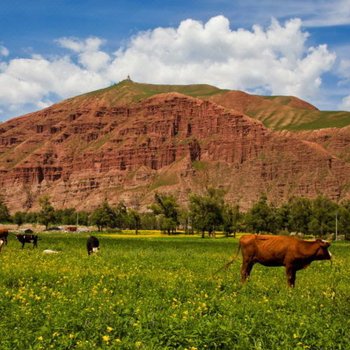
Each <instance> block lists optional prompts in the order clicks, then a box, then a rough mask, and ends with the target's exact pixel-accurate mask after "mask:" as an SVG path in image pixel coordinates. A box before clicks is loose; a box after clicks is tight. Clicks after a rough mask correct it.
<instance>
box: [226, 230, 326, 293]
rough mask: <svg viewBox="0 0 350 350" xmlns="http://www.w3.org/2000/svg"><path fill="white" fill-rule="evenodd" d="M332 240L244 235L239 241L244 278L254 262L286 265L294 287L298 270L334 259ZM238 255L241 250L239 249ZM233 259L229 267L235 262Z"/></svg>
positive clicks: (290, 284)
mask: <svg viewBox="0 0 350 350" xmlns="http://www.w3.org/2000/svg"><path fill="white" fill-rule="evenodd" d="M329 246H330V243H329V242H326V241H324V240H322V239H316V240H314V241H305V240H301V239H298V238H295V237H287V236H270V235H244V236H242V237H241V239H240V240H239V246H238V251H239V250H240V249H241V250H242V258H243V261H242V267H241V281H242V283H244V282H245V281H246V280H247V278H248V277H249V276H250V273H251V271H252V268H253V266H254V264H256V263H259V264H262V265H264V266H284V267H285V269H286V275H287V282H288V286H290V287H294V285H295V278H296V272H297V271H298V270H301V269H304V268H306V267H308V266H309V265H310V264H311V263H312V262H313V261H314V260H330V259H331V257H332V255H331V253H330V252H329V251H328V247H329ZM237 254H238V252H237ZM234 260H235V258H234V259H233V260H231V261H229V262H228V263H227V264H226V265H225V267H228V266H229V265H230V264H232V263H233V261H234Z"/></svg>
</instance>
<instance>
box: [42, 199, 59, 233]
mask: <svg viewBox="0 0 350 350" xmlns="http://www.w3.org/2000/svg"><path fill="white" fill-rule="evenodd" d="M39 205H40V207H41V210H40V211H39V213H38V219H39V222H40V223H41V224H42V225H45V230H47V229H48V227H49V225H50V223H52V222H54V220H55V209H54V207H53V206H52V205H51V203H50V197H49V196H43V197H41V198H40V199H39Z"/></svg>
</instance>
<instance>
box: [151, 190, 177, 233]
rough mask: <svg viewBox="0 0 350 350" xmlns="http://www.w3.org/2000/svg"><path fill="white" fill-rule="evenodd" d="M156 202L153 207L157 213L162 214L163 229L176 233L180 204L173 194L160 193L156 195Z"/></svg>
mask: <svg viewBox="0 0 350 350" xmlns="http://www.w3.org/2000/svg"><path fill="white" fill-rule="evenodd" d="M154 199H155V203H154V204H152V205H151V209H152V211H153V213H154V214H155V215H160V216H161V219H160V223H161V230H163V231H166V232H168V234H170V233H176V227H177V225H178V224H179V219H178V216H179V206H178V204H177V202H176V199H175V197H174V196H172V195H166V194H158V193H156V194H155V195H154Z"/></svg>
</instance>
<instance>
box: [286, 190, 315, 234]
mask: <svg viewBox="0 0 350 350" xmlns="http://www.w3.org/2000/svg"><path fill="white" fill-rule="evenodd" d="M288 208H289V214H288V216H289V218H288V225H289V230H290V231H292V232H302V233H304V234H306V233H308V231H309V223H310V221H311V216H312V209H311V200H310V199H308V198H304V197H292V198H291V199H290V200H289V202H288Z"/></svg>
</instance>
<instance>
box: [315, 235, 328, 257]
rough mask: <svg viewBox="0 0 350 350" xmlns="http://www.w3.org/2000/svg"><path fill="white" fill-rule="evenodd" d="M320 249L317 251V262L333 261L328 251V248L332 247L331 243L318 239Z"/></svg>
mask: <svg viewBox="0 0 350 350" xmlns="http://www.w3.org/2000/svg"><path fill="white" fill-rule="evenodd" d="M316 243H317V245H318V249H317V251H316V256H315V258H316V260H330V259H332V254H331V253H330V252H329V251H328V247H329V246H330V245H331V244H330V243H329V242H327V241H324V240H323V239H316Z"/></svg>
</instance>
